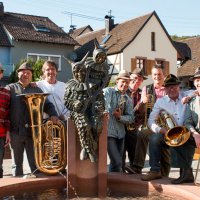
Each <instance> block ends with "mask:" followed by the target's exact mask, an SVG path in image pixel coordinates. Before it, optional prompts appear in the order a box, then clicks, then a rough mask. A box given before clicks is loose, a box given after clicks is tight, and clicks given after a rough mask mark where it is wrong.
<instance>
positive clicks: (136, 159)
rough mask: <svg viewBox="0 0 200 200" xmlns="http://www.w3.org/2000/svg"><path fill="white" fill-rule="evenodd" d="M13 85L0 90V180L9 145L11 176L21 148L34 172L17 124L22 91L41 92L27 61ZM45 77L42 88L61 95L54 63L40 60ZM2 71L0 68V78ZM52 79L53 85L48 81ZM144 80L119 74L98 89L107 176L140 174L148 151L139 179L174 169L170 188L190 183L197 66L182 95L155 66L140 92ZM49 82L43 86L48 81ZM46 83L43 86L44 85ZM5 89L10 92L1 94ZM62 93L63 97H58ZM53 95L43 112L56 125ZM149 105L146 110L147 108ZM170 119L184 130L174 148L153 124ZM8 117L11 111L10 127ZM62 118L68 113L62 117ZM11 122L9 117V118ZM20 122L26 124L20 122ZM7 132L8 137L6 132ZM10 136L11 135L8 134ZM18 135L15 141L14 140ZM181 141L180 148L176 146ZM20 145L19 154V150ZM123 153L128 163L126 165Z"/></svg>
mask: <svg viewBox="0 0 200 200" xmlns="http://www.w3.org/2000/svg"><path fill="white" fill-rule="evenodd" d="M17 73H18V78H19V81H18V82H17V83H14V84H10V85H9V86H7V87H6V90H5V88H4V87H1V88H0V150H1V153H0V177H1V178H2V177H3V167H2V163H3V153H4V147H5V146H6V145H8V143H10V141H11V149H12V153H13V155H14V157H13V161H14V162H13V166H12V167H13V176H20V175H23V156H22V155H23V151H24V149H25V150H26V153H27V156H28V161H29V165H30V167H31V171H32V172H33V171H35V170H36V167H35V163H34V159H33V157H34V156H33V149H32V148H30V146H33V143H32V141H31V140H30V137H31V133H30V131H31V130H30V127H26V126H25V125H23V124H22V123H24V122H25V121H27V120H28V116H26V115H27V113H26V112H25V113H24V110H25V107H24V106H22V102H19V101H17V100H16V96H17V95H19V94H23V93H30V92H37V93H40V92H43V91H42V90H41V89H40V88H39V87H37V86H33V85H31V80H32V75H33V69H32V68H31V67H30V66H29V64H28V63H23V64H22V65H21V66H20V68H19V69H18V71H17ZM43 73H44V75H45V76H46V78H44V80H46V82H44V85H45V86H46V87H49V88H50V89H51V91H52V90H54V87H55V86H56V85H58V84H57V83H59V87H62V88H59V89H60V90H63V91H64V89H65V88H64V86H65V85H64V84H61V83H60V82H59V81H57V80H56V75H57V67H56V65H54V63H51V62H46V63H45V64H44V66H43ZM2 74H3V68H2V67H0V75H2ZM1 77H2V76H0V78H1ZM52 78H53V82H51V80H52ZM145 79H147V77H145V76H144V75H143V72H142V70H141V69H138V68H137V69H135V70H134V71H133V72H131V73H129V72H127V71H125V70H123V71H120V72H119V74H118V76H117V79H116V86H115V87H107V88H105V89H104V90H103V92H104V98H105V113H107V117H108V155H109V158H110V167H109V171H110V172H122V171H123V172H125V173H126V172H128V173H132V174H141V173H142V169H143V167H144V164H145V158H146V154H147V150H148V148H149V164H150V171H149V172H148V173H147V174H144V175H142V177H141V179H142V180H144V181H150V180H154V179H159V178H162V177H163V176H164V177H168V175H169V172H170V167H176V168H180V177H178V178H177V179H174V180H172V181H171V182H172V183H173V184H181V183H186V182H187V183H188V182H189V183H190V182H194V176H193V173H192V167H191V166H192V160H193V155H194V151H195V148H196V147H197V148H200V134H199V132H200V123H199V120H200V116H199V115H200V114H199V113H200V101H199V98H200V97H199V96H200V68H197V69H196V71H195V74H194V76H193V77H192V80H193V81H194V85H195V87H196V90H195V91H191V92H190V93H189V92H182V91H181V90H180V83H181V82H180V81H179V79H178V78H177V77H176V76H175V75H173V74H168V75H166V74H164V73H163V69H162V67H161V66H154V67H153V68H152V79H153V84H150V85H147V86H144V87H143V88H142V90H141V89H140V87H141V84H142V83H143V81H144V80H145ZM48 82H49V83H48ZM48 84H49V86H48ZM7 91H10V92H7ZM62 95H64V94H63V93H62ZM57 98H58V99H60V98H62V97H60V96H59V94H56V95H54V96H52V99H53V101H52V102H50V101H47V102H46V112H47V113H48V114H49V116H50V117H51V118H52V121H54V122H56V121H57V120H58V117H62V119H65V116H64V114H66V113H67V112H66V110H65V113H64V114H63V113H62V112H60V116H58V111H57V112H56V110H55V108H56V109H57V108H58V106H57V104H56V105H52V104H55V102H57V100H56V99H57ZM61 103H62V104H63V105H64V102H61ZM149 105H150V106H149ZM163 110H164V111H166V113H167V114H169V116H170V117H171V118H172V119H173V120H174V121H175V125H174V126H175V127H176V126H180V127H186V128H187V131H186V132H184V133H180V135H181V134H183V135H187V136H188V133H189V136H188V137H180V138H179V140H180V141H179V143H178V144H177V145H169V144H168V143H167V142H166V135H167V134H168V131H169V129H168V128H167V127H166V126H163V125H161V124H159V123H158V116H160V115H161V112H162V111H163ZM9 113H13V114H12V116H13V119H12V121H11V125H10V122H9V120H8V119H9V117H10V116H9ZM66 115H67V117H68V114H66ZM14 118H15V119H14ZM24 124H26V123H24ZM10 132H11V134H10ZM10 135H11V136H10ZM19 136H20V137H19ZM180 143H181V144H180ZM19 146H20V150H19ZM126 154H127V155H128V159H129V164H126V162H125V160H126Z"/></svg>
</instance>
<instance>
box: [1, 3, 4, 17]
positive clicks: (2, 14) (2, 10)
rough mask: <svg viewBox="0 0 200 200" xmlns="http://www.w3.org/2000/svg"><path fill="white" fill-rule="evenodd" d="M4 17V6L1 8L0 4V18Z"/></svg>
mask: <svg viewBox="0 0 200 200" xmlns="http://www.w3.org/2000/svg"><path fill="white" fill-rule="evenodd" d="M3 16H4V6H3V2H0V17H3Z"/></svg>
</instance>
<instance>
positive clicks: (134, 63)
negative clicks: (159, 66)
mask: <svg viewBox="0 0 200 200" xmlns="http://www.w3.org/2000/svg"><path fill="white" fill-rule="evenodd" d="M135 68H136V59H135V58H131V72H132V71H133V70H134V69H135Z"/></svg>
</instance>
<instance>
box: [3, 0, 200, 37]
mask: <svg viewBox="0 0 200 200" xmlns="http://www.w3.org/2000/svg"><path fill="white" fill-rule="evenodd" d="M0 1H1V2H3V4H4V10H5V11H6V12H15V13H22V14H31V15H39V16H45V17H49V18H50V19H51V20H52V21H53V22H55V23H56V24H57V25H58V26H60V27H63V29H64V30H65V31H66V32H68V31H69V27H70V25H71V23H72V24H73V25H76V26H77V28H80V27H82V26H86V25H90V26H91V27H92V28H93V29H94V30H97V29H101V28H103V27H104V20H103V18H104V16H105V15H107V14H108V12H109V10H112V12H111V15H113V16H114V20H115V23H121V22H124V21H126V20H130V19H133V18H135V17H138V16H142V15H145V14H147V13H150V12H152V11H154V10H155V11H156V13H157V14H158V16H159V18H160V19H161V21H162V23H163V25H164V26H165V28H166V29H167V31H168V33H169V34H170V35H174V34H176V35H178V36H186V35H190V36H193V35H200V11H199V8H200V0H190V1H185V0H100V1H99V0H98V1H97V0H0ZM66 12H69V13H75V14H76V15H77V14H81V15H87V16H92V17H96V18H101V19H102V21H97V20H91V19H87V18H83V17H77V16H75V15H72V18H71V15H70V14H64V13H66ZM71 21H72V22H71Z"/></svg>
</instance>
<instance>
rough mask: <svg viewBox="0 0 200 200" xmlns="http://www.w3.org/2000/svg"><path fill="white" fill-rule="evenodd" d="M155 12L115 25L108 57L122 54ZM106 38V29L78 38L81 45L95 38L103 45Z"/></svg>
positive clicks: (107, 44) (111, 32) (107, 43)
mask: <svg viewBox="0 0 200 200" xmlns="http://www.w3.org/2000/svg"><path fill="white" fill-rule="evenodd" d="M154 13H155V12H152V13H150V14H147V15H144V16H141V17H138V18H135V19H132V20H129V21H126V22H123V23H121V24H115V26H114V28H113V29H112V30H111V31H110V32H109V34H110V35H111V37H110V38H109V39H108V41H107V42H106V47H109V50H108V52H107V53H108V55H112V54H115V53H119V52H122V51H123V49H124V48H125V47H126V46H127V45H129V43H130V42H132V41H133V40H134V38H135V37H136V36H137V34H138V33H139V32H140V30H141V29H142V28H143V26H144V25H145V24H146V23H147V21H148V20H149V19H150V18H151V16H152V15H153V14H154ZM104 37H105V29H101V30H99V31H92V32H89V33H86V34H82V35H80V36H79V37H77V38H76V40H77V42H78V43H79V44H81V45H84V44H86V43H88V42H89V41H91V40H94V38H96V39H97V41H98V42H99V43H100V44H101V42H102V39H103V38H104Z"/></svg>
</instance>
